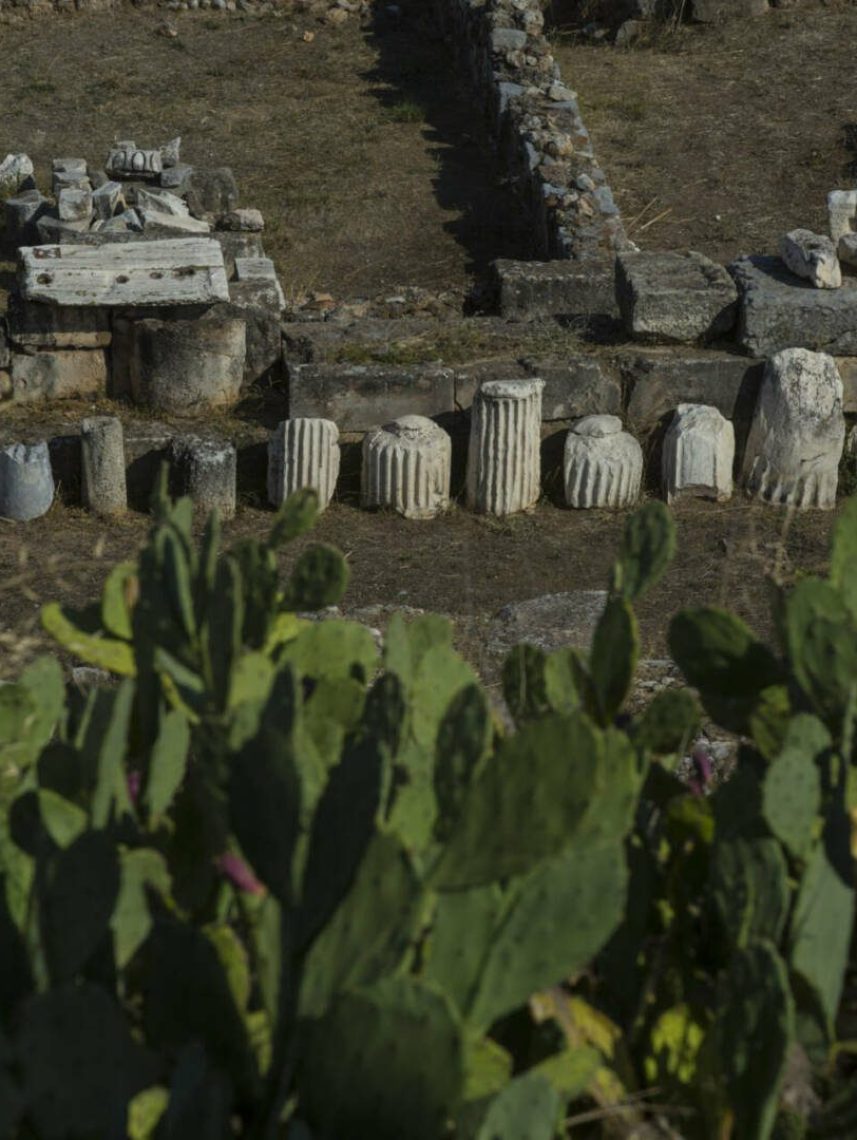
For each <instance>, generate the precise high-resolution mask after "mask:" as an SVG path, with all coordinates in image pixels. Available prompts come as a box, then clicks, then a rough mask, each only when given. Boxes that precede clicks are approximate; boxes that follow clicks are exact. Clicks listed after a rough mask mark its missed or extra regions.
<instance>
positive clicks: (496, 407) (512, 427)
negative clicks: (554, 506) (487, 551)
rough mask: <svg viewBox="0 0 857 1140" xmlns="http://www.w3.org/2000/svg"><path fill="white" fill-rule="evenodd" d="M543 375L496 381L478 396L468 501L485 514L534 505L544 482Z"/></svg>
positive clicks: (472, 424)
mask: <svg viewBox="0 0 857 1140" xmlns="http://www.w3.org/2000/svg"><path fill="white" fill-rule="evenodd" d="M543 387H544V381H543V380H541V379H538V378H536V379H528V380H492V381H488V382H487V383H486V384H483V385H482V387H481V388H480V389H479V391H478V392H477V394H476V398H475V399H474V401H473V408H472V411H471V420H470V446H469V450H468V456H467V503H468V506H469V507H471V509H473V510H475V511H478V512H479V513H481V514H491V515H508V514H514V513H515V512H516V511H525V510H527V509H528V508H529V507H532V506H535V504H536V502H537V501H538V498H539V493H540V485H541V455H540V442H541V433H540V426H541V419H542V389H543Z"/></svg>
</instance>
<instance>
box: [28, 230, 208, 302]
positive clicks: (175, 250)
mask: <svg viewBox="0 0 857 1140" xmlns="http://www.w3.org/2000/svg"><path fill="white" fill-rule="evenodd" d="M19 281H20V286H21V292H22V293H23V295H24V296H25V297H26V298H27V299H29V300H31V301H47V302H49V303H51V304H55V305H80V306H93V305H97V306H100V305H191V304H199V303H208V302H211V301H226V300H228V299H229V287H228V284H227V281H226V272H225V269H224V265H223V254H222V251H221V249H220V246H219V245H218V243H217V242H215V241H211V240H210V239H208V238H185V239H181V240H177V241H150V242H136V243H133V244H130V245H125V244H120V245H103V246H86V245H81V246H63V245H54V246H38V247H36V248H31V249H27V248H24V249H22V250H21V251H20V269H19Z"/></svg>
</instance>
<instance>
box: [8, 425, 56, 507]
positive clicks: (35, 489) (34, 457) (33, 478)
mask: <svg viewBox="0 0 857 1140" xmlns="http://www.w3.org/2000/svg"><path fill="white" fill-rule="evenodd" d="M53 501H54V477H53V473H52V471H51V459H50V454H49V452H48V445H47V443H46V442H44V441H41V442H40V443H34V444H31V445H27V444H24V443H13V444H11V445H10V446H8V447H3V448H0V517H1V518H4V519H14V520H15V521H16V522H28V521H29V520H30V519H36V518H38V517H39V516H40V515H43V514H45V512H46V511H48V510H49V509H50V505H51V503H52V502H53Z"/></svg>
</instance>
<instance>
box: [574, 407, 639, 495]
mask: <svg viewBox="0 0 857 1140" xmlns="http://www.w3.org/2000/svg"><path fill="white" fill-rule="evenodd" d="M642 478H643V449H642V448H641V447H640V445H639V443H638V442H637V440H636V439H634V437H633V436H632V435H631V434H630V433H629V432H626V431H622V421H621V420H620V419H619V417H618V416H584V417H583V419H581V420H578V422H577V423H576V424H575V425H574V426H573V427H572V429H571V431H569V433H568V435H567V436H566V440H565V448H564V452H563V482H564V486H565V501H566V503H567V504H568V505H569V506H570V507H579V508H590V507H602V508H604V507H606V508H614V509H615V508H621V507H632V506H633V505H634V504H635V503H636V502H637V500H638V499H639V497H640V483H641V482H642Z"/></svg>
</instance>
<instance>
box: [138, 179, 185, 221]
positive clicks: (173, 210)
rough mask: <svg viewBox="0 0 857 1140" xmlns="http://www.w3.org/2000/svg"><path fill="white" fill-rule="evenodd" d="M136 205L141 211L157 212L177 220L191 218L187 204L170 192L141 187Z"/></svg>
mask: <svg viewBox="0 0 857 1140" xmlns="http://www.w3.org/2000/svg"><path fill="white" fill-rule="evenodd" d="M134 205H135V206H136V207H137V209H139V210H155V211H156V212H157V213H159V214H172V215H173V216H174V217H176V218H187V217H189V216H190V208H189V206H188V204H187V202H185V200H184V199H183V198H180V197H179V195H178V194H172V193H171V192H170V191H169V190H163V189H162V190H157V189H151V188H149V187H146V186H141V187H140V188H139V189H138V190H137V192H136V194H135V196H134Z"/></svg>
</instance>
